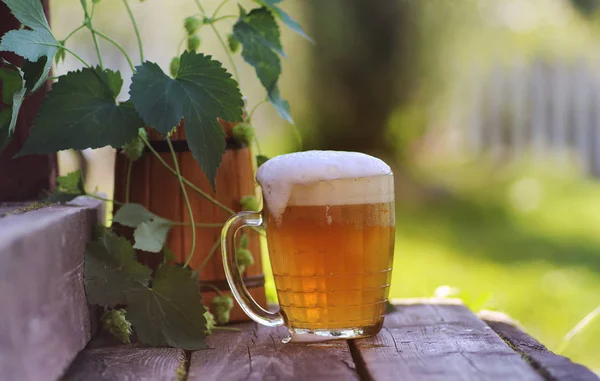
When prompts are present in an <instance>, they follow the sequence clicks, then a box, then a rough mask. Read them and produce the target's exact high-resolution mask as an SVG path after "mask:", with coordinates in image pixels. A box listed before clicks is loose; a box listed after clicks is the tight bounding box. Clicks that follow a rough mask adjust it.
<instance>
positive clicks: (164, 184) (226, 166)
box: [115, 126, 266, 322]
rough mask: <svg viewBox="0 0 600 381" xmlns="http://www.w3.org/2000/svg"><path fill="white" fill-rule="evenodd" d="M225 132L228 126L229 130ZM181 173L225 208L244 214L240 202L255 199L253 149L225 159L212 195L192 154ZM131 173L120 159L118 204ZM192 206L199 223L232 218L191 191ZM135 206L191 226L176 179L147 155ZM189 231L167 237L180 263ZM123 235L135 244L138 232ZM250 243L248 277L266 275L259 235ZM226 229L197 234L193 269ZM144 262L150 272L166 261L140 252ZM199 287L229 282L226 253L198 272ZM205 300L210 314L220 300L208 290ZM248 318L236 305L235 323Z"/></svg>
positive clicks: (182, 157) (259, 294)
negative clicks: (128, 174) (250, 258)
mask: <svg viewBox="0 0 600 381" xmlns="http://www.w3.org/2000/svg"><path fill="white" fill-rule="evenodd" d="M224 128H225V126H224ZM148 136H149V138H150V140H160V139H162V138H161V136H160V135H159V134H158V133H156V132H154V131H151V130H149V132H148ZM172 139H174V140H175V139H185V131H184V128H179V129H177V131H176V132H175V134H174V135H173V136H172ZM160 155H161V157H162V158H163V159H164V160H165V161H166V162H167V163H168V164H169V165H170V166H171V167H174V162H173V159H172V156H171V154H170V153H160ZM177 158H178V163H179V167H180V169H181V172H182V175H183V176H184V177H185V178H186V179H188V180H189V181H191V182H192V183H193V184H195V185H196V186H197V187H199V188H200V189H202V190H203V191H204V192H206V193H207V194H209V195H211V196H212V197H213V198H215V199H217V200H218V201H219V202H221V203H222V204H223V205H225V206H227V207H228V208H230V209H232V210H234V211H240V210H241V205H240V202H239V201H240V199H241V198H242V197H243V196H248V195H255V194H256V187H255V181H254V161H255V160H254V157H253V155H252V151H251V150H250V149H249V148H241V149H228V150H226V152H225V153H224V155H223V159H222V162H221V166H220V167H219V170H218V172H217V178H216V185H217V192H214V191H213V190H212V187H211V185H210V183H209V182H208V179H207V178H206V176H205V175H204V172H203V171H202V169H201V168H200V166H199V165H198V163H197V162H196V160H195V159H194V157H193V155H192V153H191V152H180V153H177ZM126 173H127V159H126V157H125V156H124V155H121V154H119V155H117V157H116V163H115V199H116V200H118V201H121V202H123V201H125V179H126ZM186 189H187V194H188V197H189V199H190V204H191V207H192V210H193V213H194V219H195V222H196V223H213V224H223V223H225V221H226V220H227V218H229V217H230V213H228V212H227V211H224V210H223V209H222V208H220V207H217V206H215V205H214V204H213V203H211V202H210V201H208V200H207V199H206V198H205V197H203V196H201V195H200V194H198V193H196V192H195V191H193V190H192V189H191V188H190V187H186ZM130 196H131V199H130V201H131V202H136V203H139V204H142V205H144V206H145V207H146V208H147V209H149V210H150V211H152V212H154V213H156V214H157V215H159V216H161V217H163V218H167V219H170V220H172V221H181V222H185V223H189V222H190V218H189V215H188V210H187V207H186V205H185V201H184V199H183V197H182V196H181V189H180V186H179V182H178V180H177V178H176V177H175V176H173V174H172V173H170V172H169V171H168V170H166V169H164V167H163V166H162V164H161V163H160V162H159V160H158V159H156V158H155V157H154V155H153V154H152V153H150V152H145V153H144V155H143V156H142V158H141V159H139V160H138V161H136V162H135V163H134V165H133V171H132V181H131V195H130ZM191 230H192V229H191V227H190V226H178V227H174V228H173V229H172V230H171V232H170V233H169V236H168V237H167V242H166V245H167V247H169V248H170V249H171V250H172V251H173V253H174V254H175V257H177V259H178V261H179V262H185V260H186V259H187V257H188V255H189V254H190V250H191V244H192V236H191ZM118 232H119V233H120V234H122V235H124V236H126V237H128V238H129V239H132V238H133V229H131V228H125V227H121V226H118ZM245 232H246V233H247V235H248V238H249V240H248V241H249V247H248V248H249V250H250V251H251V252H252V253H253V254H254V260H255V264H254V265H253V266H249V267H248V269H247V270H246V274H245V275H246V276H255V275H262V257H261V255H260V240H259V236H258V234H257V233H256V232H254V231H251V230H249V229H246V230H245ZM220 236H221V226H214V227H202V228H197V229H196V246H195V250H194V257H193V259H192V261H191V262H190V266H191V267H192V268H193V269H198V268H199V267H200V266H201V265H202V264H203V263H204V261H205V259H206V258H207V256H208V253H209V252H210V250H211V248H212V247H213V245H214V244H215V243H216V242H218V241H219V239H220ZM138 256H139V258H140V259H141V260H142V261H143V262H144V263H145V264H147V265H149V266H150V267H153V268H155V267H157V266H158V264H159V263H160V261H161V260H162V257H161V255H160V254H155V253H145V252H138ZM199 278H200V281H205V282H206V281H224V280H225V274H224V271H223V262H222V260H221V250H220V247H217V250H216V251H214V253H213V255H212V257H211V258H210V259H209V260H208V261H207V263H206V265H205V266H204V267H203V268H202V270H201V271H200V272H199ZM222 290H223V293H224V294H226V295H230V291H227V290H225V289H222ZM202 291H203V292H202V298H203V302H204V304H205V305H207V306H208V307H209V308H210V305H211V303H210V302H211V300H212V298H213V297H214V296H215V295H216V294H215V292H214V290H212V289H210V288H208V287H204V288H203V289H202ZM249 291H250V293H251V294H252V296H253V297H254V298H255V299H256V301H257V302H258V303H259V304H261V305H263V306H264V305H266V294H265V290H264V287H254V288H250V289H249ZM248 320H249V318H248V316H247V315H246V314H245V313H244V312H243V311H242V310H241V308H240V307H239V306H238V305H237V303H236V304H235V307H234V308H233V310H232V311H231V321H234V322H235V321H248Z"/></svg>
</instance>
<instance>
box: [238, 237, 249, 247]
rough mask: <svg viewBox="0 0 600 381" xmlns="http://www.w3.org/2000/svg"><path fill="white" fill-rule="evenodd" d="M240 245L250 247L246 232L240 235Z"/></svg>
mask: <svg viewBox="0 0 600 381" xmlns="http://www.w3.org/2000/svg"><path fill="white" fill-rule="evenodd" d="M240 247H241V248H242V249H247V248H248V236H247V235H246V234H242V236H241V237H240Z"/></svg>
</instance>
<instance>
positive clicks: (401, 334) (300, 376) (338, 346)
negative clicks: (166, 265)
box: [64, 300, 599, 381]
mask: <svg viewBox="0 0 600 381" xmlns="http://www.w3.org/2000/svg"><path fill="white" fill-rule="evenodd" d="M397 309H398V310H397V311H396V312H393V313H391V314H389V315H388V316H387V317H386V319H385V326H384V328H383V330H382V331H381V332H380V333H379V335H377V336H376V337H371V338H366V339H359V340H347V341H345V340H340V341H331V342H325V343H318V344H283V343H282V342H281V340H282V339H283V338H284V337H285V336H286V330H285V328H278V329H275V328H266V327H262V326H258V325H257V324H254V323H243V324H237V325H235V326H237V327H239V328H241V329H242V330H243V332H242V333H236V332H219V333H215V334H214V335H213V336H211V337H210V339H209V344H210V345H211V347H212V348H213V349H208V350H203V351H196V352H191V353H190V352H185V351H183V350H179V349H173V348H141V347H134V346H131V345H119V346H107V345H106V342H105V340H104V339H101V338H100V339H96V340H92V342H91V343H90V344H89V345H88V348H87V349H85V350H84V351H82V352H81V353H80V355H79V356H78V357H77V359H76V360H75V362H74V363H73V364H72V365H71V367H70V369H69V370H68V372H67V374H66V376H65V378H64V380H69V381H71V380H86V381H99V380H106V381H108V380H111V381H113V380H165V381H167V380H168V381H173V380H176V379H177V380H187V381H200V380H202V381H205V380H206V381H210V380H219V381H225V380H309V381H316V380H376V381H383V380H503V381H505V380H578V381H580V380H583V381H585V380H599V378H598V377H597V376H596V375H594V373H592V372H591V371H590V370H588V369H587V368H585V367H584V366H582V365H578V364H574V363H573V362H571V361H570V360H569V359H567V358H565V357H561V356H558V355H556V354H553V353H552V352H550V351H548V350H547V349H546V348H545V347H544V346H543V345H541V344H540V343H539V342H537V341H536V340H534V339H533V338H531V337H530V336H528V335H527V334H525V333H523V332H522V331H520V330H519V329H518V328H516V327H514V326H513V325H511V324H509V323H506V322H502V321H492V320H487V318H486V317H484V318H485V319H486V320H485V321H484V320H481V319H479V318H478V317H476V316H475V315H473V314H472V313H471V312H470V311H469V310H468V309H467V308H465V307H464V306H463V305H461V304H459V303H458V302H457V301H452V300H403V301H401V302H400V304H399V305H398V307H397ZM177 377H179V378H177Z"/></svg>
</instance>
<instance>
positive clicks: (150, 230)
mask: <svg viewBox="0 0 600 381" xmlns="http://www.w3.org/2000/svg"><path fill="white" fill-rule="evenodd" d="M113 222H117V223H119V224H121V225H124V226H129V227H132V228H136V229H135V231H134V232H133V237H134V239H135V245H134V246H133V247H134V248H135V249H139V250H144V251H149V252H151V253H158V252H160V251H161V250H162V249H163V246H164V244H165V241H166V240H167V235H168V234H169V231H170V230H171V227H173V223H172V222H171V221H169V220H165V219H164V218H160V217H158V216H157V215H156V214H154V213H152V212H150V211H149V210H147V209H146V208H145V207H144V206H142V205H140V204H136V203H128V204H125V205H123V206H121V207H120V208H119V210H117V213H115V215H114V217H113Z"/></svg>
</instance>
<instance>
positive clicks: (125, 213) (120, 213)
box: [113, 202, 158, 228]
mask: <svg viewBox="0 0 600 381" xmlns="http://www.w3.org/2000/svg"><path fill="white" fill-rule="evenodd" d="M155 218H158V217H157V216H156V214H154V213H152V212H150V211H149V210H148V209H146V208H145V207H144V206H143V205H140V204H136V203H133V202H131V203H128V204H125V205H123V206H121V207H120V208H119V210H117V213H115V215H114V217H113V222H118V223H120V224H121V225H123V226H129V227H131V228H135V227H137V226H138V225H139V224H141V223H144V222H150V221H152V220H153V219H155Z"/></svg>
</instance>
